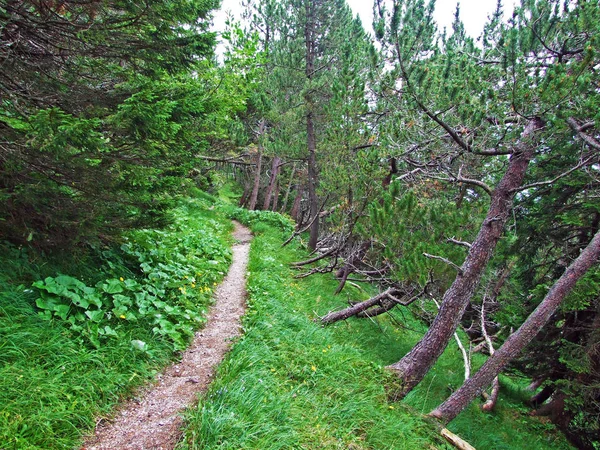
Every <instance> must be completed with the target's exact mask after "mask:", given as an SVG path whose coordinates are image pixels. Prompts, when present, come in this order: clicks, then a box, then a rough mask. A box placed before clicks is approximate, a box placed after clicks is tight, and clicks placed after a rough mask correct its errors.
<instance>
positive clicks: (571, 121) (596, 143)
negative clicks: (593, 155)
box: [567, 117, 600, 150]
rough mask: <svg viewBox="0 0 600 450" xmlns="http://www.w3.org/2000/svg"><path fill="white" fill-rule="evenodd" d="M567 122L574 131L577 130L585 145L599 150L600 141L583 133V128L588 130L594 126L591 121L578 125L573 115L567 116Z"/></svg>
mask: <svg viewBox="0 0 600 450" xmlns="http://www.w3.org/2000/svg"><path fill="white" fill-rule="evenodd" d="M567 123H568V124H569V125H570V126H571V128H573V130H574V131H576V132H577V134H578V135H579V137H580V138H581V139H583V140H584V141H585V143H586V144H587V145H589V146H590V147H592V148H593V149H595V150H600V142H599V141H598V140H597V139H596V138H594V137H592V136H590V135H589V134H586V133H584V131H585V130H588V129H589V128H592V127H593V126H594V125H593V123H590V122H588V123H584V124H583V125H579V124H578V123H577V121H576V120H575V119H574V118H573V117H569V118H568V119H567Z"/></svg>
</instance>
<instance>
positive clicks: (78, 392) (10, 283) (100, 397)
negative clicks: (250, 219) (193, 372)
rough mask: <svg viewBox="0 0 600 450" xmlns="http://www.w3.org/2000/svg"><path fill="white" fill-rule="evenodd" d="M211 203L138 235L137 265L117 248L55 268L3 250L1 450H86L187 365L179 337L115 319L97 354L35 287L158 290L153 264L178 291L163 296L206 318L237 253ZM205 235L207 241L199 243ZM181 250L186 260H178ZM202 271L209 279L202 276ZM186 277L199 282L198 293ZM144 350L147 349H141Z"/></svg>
mask: <svg viewBox="0 0 600 450" xmlns="http://www.w3.org/2000/svg"><path fill="white" fill-rule="evenodd" d="M211 201H212V199H210V198H208V197H206V198H204V200H202V201H200V200H186V201H184V202H183V203H182V204H181V205H180V206H179V207H178V208H177V209H175V210H174V212H173V213H174V214H176V215H177V216H178V217H175V219H176V220H175V222H174V224H173V225H172V226H170V227H169V228H167V229H165V230H162V231H157V232H154V231H152V230H140V231H137V232H134V233H132V234H131V235H130V236H129V240H128V241H127V242H130V243H132V242H134V241H135V242H136V244H139V246H138V247H136V253H135V255H134V256H135V258H134V257H132V255H133V254H134V253H132V252H129V253H128V252H123V251H121V250H120V249H119V248H118V247H115V246H113V247H107V248H103V249H100V250H95V251H90V252H89V253H88V254H84V253H79V254H77V255H56V256H55V257H54V258H52V259H50V258H48V257H47V256H44V255H38V254H35V253H33V252H31V251H30V252H27V251H25V250H24V249H16V248H14V247H11V246H9V245H6V244H2V245H3V247H2V250H3V251H2V252H0V255H1V256H0V263H1V264H2V267H3V270H2V272H0V448H2V449H18V450H22V449H44V450H46V449H63V448H67V449H71V448H76V447H78V446H79V445H80V441H81V437H82V434H84V433H86V432H88V431H89V430H91V429H92V428H93V426H94V425H95V421H96V419H97V418H98V417H105V416H109V415H110V414H111V410H112V408H113V407H114V406H115V405H116V404H118V403H119V402H120V401H121V400H122V399H123V398H124V397H127V396H129V395H131V394H132V393H133V392H134V389H135V388H136V387H137V386H139V385H140V384H142V383H144V382H146V381H148V380H150V379H151V378H152V377H153V376H154V375H155V374H156V372H157V371H158V370H160V369H161V368H162V367H164V366H165V365H166V364H167V363H168V362H169V361H171V360H173V358H174V357H176V355H177V352H175V351H174V346H176V345H175V344H176V342H175V341H174V339H173V335H172V334H171V335H170V334H168V333H162V334H161V333H160V332H158V331H160V330H158V329H157V327H154V330H153V326H152V322H151V320H150V318H140V319H136V318H135V317H134V318H132V319H131V320H129V319H117V318H116V317H113V319H111V320H110V321H108V322H107V323H108V324H110V326H111V327H112V328H113V329H114V330H115V333H116V335H115V336H103V337H101V339H99V342H98V343H97V344H99V345H94V344H93V343H92V342H91V341H90V340H88V339H86V335H85V334H82V333H81V332H80V331H78V330H77V329H74V328H73V327H72V326H70V324H69V323H68V322H66V321H64V320H60V319H59V318H57V317H55V318H53V319H52V320H48V319H46V318H44V317H43V316H42V315H40V310H39V308H37V307H36V298H37V297H38V296H39V292H38V291H37V290H36V289H32V288H31V287H30V286H31V283H32V282H33V281H35V280H39V279H43V278H45V277H48V276H56V275H57V274H58V273H62V274H68V275H71V276H73V277H76V278H78V279H80V280H83V281H85V283H86V284H87V285H88V286H94V285H95V283H97V282H102V280H104V279H111V278H113V279H118V277H119V276H124V277H125V279H126V281H127V280H132V281H133V280H134V281H136V282H139V283H146V285H148V283H149V282H148V280H147V277H148V273H146V272H144V271H143V270H141V269H140V261H139V260H138V258H140V257H144V258H145V260H146V263H147V264H149V265H150V266H152V267H159V268H161V270H162V271H163V272H165V273H167V272H168V273H169V274H170V276H169V279H168V280H167V282H168V283H171V284H168V283H167V284H168V285H167V284H165V286H164V287H162V288H161V289H164V291H165V295H164V298H165V299H172V301H178V302H180V300H181V299H182V298H183V299H184V300H185V303H186V305H187V306H186V307H188V308H192V309H194V310H195V311H197V312H198V313H201V312H202V311H203V310H204V309H206V306H207V304H208V302H209V299H210V291H211V290H212V287H213V284H214V283H216V282H217V281H218V280H219V279H220V278H222V276H223V273H224V271H225V269H226V266H227V258H226V257H225V256H223V255H226V254H227V252H228V246H229V243H230V240H229V237H228V235H229V231H230V229H231V224H230V221H229V220H228V219H226V218H224V217H223V216H222V215H219V214H217V213H216V212H214V211H210V210H208V206H209V204H210V203H211ZM180 222H181V223H180ZM195 234H198V235H200V236H201V237H202V239H201V240H194V238H193V236H194V235H195ZM142 240H143V244H144V245H142V243H141V241H142ZM158 247H162V249H159V248H158ZM174 248H177V249H178V250H177V251H178V255H170V254H168V251H169V249H174ZM161 252H162V253H161ZM216 259H218V261H216ZM213 260H214V261H213ZM207 261H213V263H214V264H213V263H211V264H206V262H207ZM199 264H200V265H203V269H202V270H203V272H204V273H203V274H202V276H199V275H198V273H197V267H196V266H197V265H199ZM152 270H154V269H152ZM186 271H188V272H190V276H195V277H196V278H197V279H194V281H195V284H197V287H196V288H195V289H192V288H191V286H190V282H189V281H190V278H189V277H188V275H186V273H187V272H186ZM192 272H193V273H192ZM175 274H179V275H178V276H177V277H176V276H175ZM186 277H188V278H186ZM184 282H185V283H186V285H188V286H187V291H186V292H187V293H186V294H185V295H184V294H183V292H182V291H180V290H178V287H177V286H179V287H181V284H182V283H184ZM121 294H123V293H121ZM169 301H171V300H169ZM181 301H182V300H181ZM71 306H72V307H71V310H74V309H76V308H75V306H74V305H71ZM134 342H137V343H138V344H139V343H140V342H142V343H145V346H144V347H143V348H140V346H139V345H138V346H134V345H133V343H134Z"/></svg>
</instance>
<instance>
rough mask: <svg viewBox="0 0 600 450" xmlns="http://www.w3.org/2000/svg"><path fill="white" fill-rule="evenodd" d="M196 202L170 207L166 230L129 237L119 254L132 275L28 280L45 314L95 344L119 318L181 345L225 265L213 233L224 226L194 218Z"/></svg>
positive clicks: (111, 332)
mask: <svg viewBox="0 0 600 450" xmlns="http://www.w3.org/2000/svg"><path fill="white" fill-rule="evenodd" d="M194 206H196V207H198V206H201V204H200V203H198V202H195V203H194V202H193V201H189V202H188V203H187V204H185V205H184V206H182V207H180V208H178V209H176V210H174V211H173V214H174V216H175V220H174V223H173V224H172V225H171V226H169V228H168V229H167V230H165V231H161V230H140V231H136V232H133V233H131V236H130V237H129V238H126V240H127V242H126V243H125V244H123V245H122V246H121V248H120V250H121V252H122V258H124V259H127V260H130V261H132V262H135V264H136V265H137V268H138V270H137V272H138V273H137V274H136V273H135V272H134V273H133V274H132V275H133V276H132V277H131V278H129V277H127V278H124V277H122V276H121V277H119V278H107V279H104V280H101V281H99V282H98V283H97V284H96V285H95V287H89V286H86V285H85V284H84V283H83V282H82V281H79V280H77V279H76V278H73V277H70V276H66V275H59V276H57V277H48V278H46V279H45V280H44V281H37V282H35V283H33V286H34V287H35V288H37V289H38V290H39V293H40V297H39V298H38V299H37V300H36V305H37V307H38V308H40V309H41V310H42V315H43V317H45V318H46V319H48V320H50V319H52V318H56V319H61V320H63V321H66V322H67V323H69V324H70V329H71V330H72V331H74V332H75V333H77V334H80V335H81V336H84V337H86V338H87V339H88V340H89V342H91V343H92V344H93V345H94V346H95V347H100V345H101V341H103V340H105V339H108V338H118V337H119V333H120V329H121V323H122V322H123V321H126V322H135V321H141V322H143V323H147V324H148V326H149V327H151V328H152V330H153V331H154V332H155V333H157V334H160V335H163V336H165V337H167V338H168V339H169V340H170V341H172V342H173V346H174V348H175V349H176V350H182V349H183V348H184V347H185V344H186V342H187V340H188V339H189V338H190V337H191V336H193V332H194V330H195V329H196V328H198V327H199V326H200V325H201V324H202V323H203V321H204V313H205V312H206V311H205V307H206V305H207V304H208V301H209V299H210V295H211V293H212V287H213V286H214V285H215V284H216V282H217V281H218V280H219V279H220V278H221V276H222V275H223V274H224V271H225V268H226V267H227V265H228V264H229V262H230V252H229V250H228V249H227V248H226V247H225V246H224V243H223V241H222V239H221V238H219V237H217V236H219V235H222V232H223V229H222V225H220V224H219V223H218V222H216V221H215V220H213V219H209V220H202V219H200V220H199V218H198V216H196V217H194V215H193V213H192V212H191V208H193V207H194ZM198 229H203V230H204V233H198V232H197V230H198ZM113 267H114V263H113ZM136 275H137V276H136Z"/></svg>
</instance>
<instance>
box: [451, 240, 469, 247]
mask: <svg viewBox="0 0 600 450" xmlns="http://www.w3.org/2000/svg"><path fill="white" fill-rule="evenodd" d="M446 242H450V243H451V244H456V245H462V246H463V247H467V248H471V244H470V243H468V242H464V241H459V240H458V239H454V238H448V239H446Z"/></svg>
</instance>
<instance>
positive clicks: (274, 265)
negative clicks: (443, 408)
mask: <svg viewBox="0 0 600 450" xmlns="http://www.w3.org/2000/svg"><path fill="white" fill-rule="evenodd" d="M242 219H244V218H243V217H242ZM252 229H253V231H254V233H255V238H254V240H253V242H252V247H251V253H250V265H249V277H248V291H249V299H248V312H247V314H246V316H245V318H244V322H243V325H244V329H245V335H244V336H243V337H242V338H240V340H239V341H238V342H237V343H236V344H235V346H234V347H233V349H232V351H231V352H230V354H229V355H228V357H227V358H226V360H225V361H224V363H223V364H222V365H221V366H220V367H219V370H218V374H217V377H216V379H215V381H214V383H213V384H212V385H211V387H210V389H209V391H208V392H207V393H206V394H205V395H203V397H202V398H201V401H200V403H199V405H198V407H197V408H193V409H192V410H191V411H189V412H188V414H187V424H186V429H185V437H184V439H183V441H182V442H181V443H180V445H179V447H178V449H179V450H183V449H261V450H271V449H354V450H358V449H428V448H431V449H434V448H436V449H445V448H452V447H450V446H449V444H447V443H445V441H443V440H442V439H441V438H440V437H439V436H438V433H437V431H436V426H435V425H434V424H433V423H432V422H431V421H428V420H426V419H424V417H423V414H426V413H427V412H429V411H430V410H431V409H432V407H434V406H435V405H437V404H439V403H440V402H441V401H442V400H443V399H444V398H445V397H447V396H448V394H449V393H450V390H451V389H455V388H456V387H458V386H459V385H460V383H461V381H462V377H463V372H464V369H463V364H462V359H461V356H460V353H459V352H458V349H457V347H456V345H455V344H451V345H450V346H449V348H448V349H447V350H446V352H445V353H444V355H443V357H442V358H441V359H440V361H439V362H438V364H437V365H436V366H435V367H434V369H433V370H432V371H431V372H430V374H429V375H428V377H427V378H426V379H425V381H424V382H422V383H421V384H420V386H419V387H418V388H417V389H415V390H414V391H413V392H412V393H411V394H410V395H409V396H408V398H407V399H406V401H404V402H400V403H398V402H394V401H393V397H394V386H395V385H396V383H397V381H396V378H395V377H394V376H393V375H391V374H390V373H389V372H387V371H386V370H385V369H384V366H385V365H387V364H390V363H392V362H395V361H397V360H398V359H399V358H400V357H401V356H402V355H403V354H404V353H406V352H407V351H408V350H409V349H410V348H411V347H412V345H413V344H414V343H415V342H416V341H417V340H418V339H419V337H420V336H421V335H422V333H423V332H424V330H425V328H424V325H422V324H421V323H420V322H419V321H418V320H416V319H415V318H414V317H413V316H412V315H411V314H410V312H409V311H408V310H397V311H395V312H394V313H393V314H394V316H393V317H392V316H381V317H379V318H377V320H365V319H350V320H348V321H346V322H342V323H338V324H335V325H333V326H329V327H327V328H323V327H321V326H320V325H319V324H317V323H315V322H314V319H315V318H316V317H317V316H318V315H324V314H325V313H326V312H327V311H329V310H332V309H336V308H340V307H342V306H343V304H344V303H345V301H346V298H348V297H349V298H351V299H353V300H359V299H361V298H365V297H368V294H366V293H365V292H361V291H359V290H358V289H356V288H354V287H348V288H346V290H345V291H344V293H343V295H341V296H338V297H335V296H333V292H334V291H335V288H336V287H337V282H336V281H335V280H332V277H331V275H330V274H325V275H314V276H311V277H309V278H306V279H302V280H296V279H294V278H293V275H294V273H292V272H291V271H290V268H289V263H290V262H292V261H298V260H302V259H304V258H305V257H306V253H305V252H303V251H302V250H299V249H298V248H297V247H294V244H292V245H290V246H289V247H286V248H283V249H282V248H281V242H282V241H283V240H284V239H285V238H286V237H287V236H288V234H286V233H282V232H280V231H278V230H277V229H275V228H272V227H270V226H268V225H266V224H264V223H261V222H260V221H256V220H254V224H253V225H252ZM475 363H476V364H477V363H479V364H481V360H480V361H478V362H477V361H476V362H475ZM502 392H503V394H502V397H501V399H500V401H499V405H498V407H497V410H496V412H494V413H492V414H484V413H482V412H481V411H480V410H479V409H478V407H477V405H472V406H471V407H470V408H469V409H468V410H467V411H465V412H464V413H463V414H462V415H461V416H459V418H458V419H456V420H455V421H454V422H453V423H452V424H451V425H450V427H449V428H450V429H451V430H452V431H454V432H456V433H457V434H459V435H460V436H461V437H463V438H464V439H466V440H467V441H469V442H470V443H471V444H472V445H474V446H475V447H476V448H478V449H512V450H514V449H533V448H535V449H536V450H544V449H548V450H549V449H567V448H570V447H569V446H568V444H566V442H565V440H564V439H563V438H562V436H561V435H560V434H558V433H555V432H554V431H553V427H552V426H551V425H546V424H545V423H543V422H540V421H538V420H535V419H532V418H530V417H528V416H527V415H526V410H525V409H524V408H522V407H521V406H520V405H522V401H521V400H522V394H521V390H520V388H518V387H517V386H516V384H514V383H513V382H510V381H507V380H506V379H505V380H504V383H503V389H502Z"/></svg>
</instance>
